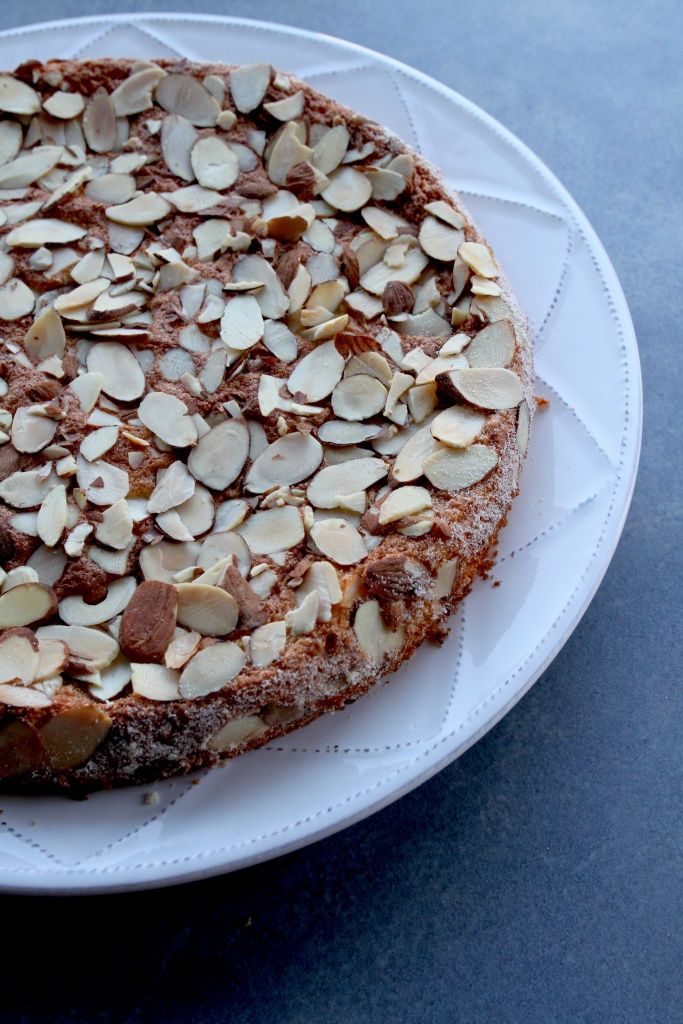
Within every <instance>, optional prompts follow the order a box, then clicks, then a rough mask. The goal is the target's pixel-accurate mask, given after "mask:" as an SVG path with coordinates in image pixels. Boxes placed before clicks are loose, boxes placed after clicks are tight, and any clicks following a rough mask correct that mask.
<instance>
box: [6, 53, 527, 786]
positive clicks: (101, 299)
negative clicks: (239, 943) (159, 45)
mask: <svg viewBox="0 0 683 1024" xmlns="http://www.w3.org/2000/svg"><path fill="white" fill-rule="evenodd" d="M448 144H449V145H451V144H452V145H453V146H455V147H457V144H458V141H457V138H456V139H453V140H449V142H448ZM531 387H532V359H531V350H530V345H529V342H528V340H527V335H526V328H525V323H524V319H523V317H522V315H521V313H520V311H519V309H518V307H517V304H516V302H515V300H514V298H513V296H512V295H511V293H510V290H509V288H508V286H507V283H506V281H505V279H504V278H502V277H501V274H500V271H499V268H498V265H497V263H496V260H495V257H494V255H493V254H492V252H491V250H490V249H489V247H488V246H487V245H486V243H485V242H484V240H483V239H482V238H481V236H480V235H479V234H478V233H477V231H476V229H475V228H474V227H473V226H472V224H471V223H470V221H469V220H468V217H467V215H466V213H465V212H464V210H463V208H462V206H461V204H460V203H459V202H458V201H457V200H456V199H455V198H454V196H453V195H451V194H450V193H449V192H448V190H447V189H446V187H445V186H444V184H443V182H442V181H441V179H440V178H439V176H438V174H437V173H436V172H435V171H434V170H433V169H432V168H431V167H429V166H428V165H427V164H426V163H425V161H424V160H423V159H422V158H421V157H419V156H418V155H417V154H416V153H414V152H412V151H411V150H410V149H409V148H408V147H406V146H405V145H404V144H403V143H402V142H401V141H400V140H399V139H398V138H396V137H395V136H394V135H392V134H391V133H389V132H388V131H387V130H386V129H384V128H382V127H381V126H379V125H377V124H375V123H373V122H371V121H369V120H367V119H366V118H363V117H361V116H359V115H357V114H355V113H353V112H352V111H351V110H348V109H346V108H344V107H342V106H340V105H339V104H338V103H336V102H334V101H333V100H331V99H328V98H326V97H325V96H323V95H321V94H320V93H318V92H316V91H314V90H313V89H311V88H309V87H308V86H307V85H305V84H304V83H303V82H301V81H298V80H297V79H295V78H294V77H292V76H291V75H288V74H284V73H282V72H278V71H275V70H274V69H273V68H271V66H270V65H269V64H265V63H264V64H254V65H248V66H240V67H228V66H223V65H208V64H192V63H189V62H187V61H178V62H170V61H158V62H155V63H141V62H134V61H128V60H98V61H92V62H91V61H88V62H80V61H63V62H62V61H53V62H49V63H47V64H40V63H38V62H37V61H34V62H28V63H26V64H24V65H22V66H21V67H19V68H17V69H16V70H15V71H14V72H9V73H5V74H1V75H0V584H1V589H0V778H2V780H3V782H2V787H3V788H4V789H5V790H22V791H28V792H49V791H61V792H65V793H69V794H72V795H78V794H81V793H86V792H88V791H89V790H93V789H99V788H105V787H111V786H118V785H123V784H128V783H141V782H150V781H153V780H157V779H160V778H163V777H166V776H169V775H174V774H177V773H181V772H187V771H190V770H194V769H197V768H201V767H206V766H211V765H215V764H217V763H218V762H219V761H221V760H222V759H223V758H226V757H229V756H232V755H234V754H239V753H241V752H243V751H245V750H247V749H249V748H251V747H255V746H259V745H261V744H263V743H267V742H268V741H270V740H271V739H273V738H274V737H276V736H278V735H280V734H282V733H284V732H286V731H288V730H290V729H293V728H295V727H298V726H300V725H302V724H305V723H307V722H309V721H311V720H312V719H314V718H316V717H317V716H318V715H320V714H322V713H323V712H325V711H331V710H334V709H336V708H340V707H342V706H343V705H345V704H347V703H349V702H350V701H353V700H355V699H356V698H357V697H358V696H359V695H360V694H362V693H363V692H364V691H366V690H367V689H368V688H369V687H370V685H371V684H372V683H373V682H375V681H376V680H378V679H379V678H381V677H383V676H385V675H386V674H387V673H390V672H392V671H393V670H395V669H396V668H397V667H398V666H399V665H400V664H401V662H403V661H404V660H405V659H406V658H408V657H409V656H410V655H411V654H413V653H414V651H415V650H416V649H417V647H418V646H419V645H420V644H421V643H422V642H423V641H424V640H426V639H428V638H430V637H431V638H436V639H438V638H440V637H443V635H445V631H446V625H445V622H446V619H447V617H448V615H449V614H450V613H451V612H452V611H453V609H454V607H455V606H456V604H457V603H458V602H459V601H460V600H461V598H462V597H463V596H464V595H465V594H466V593H467V591H468V590H469V588H470V586H471V585H472V582H473V581H474V579H475V578H476V577H477V575H479V574H482V573H483V572H485V571H486V569H487V568H488V567H490V565H491V559H492V554H491V551H492V546H493V545H494V544H495V541H496V537H497V534H498V531H499V529H500V528H501V526H502V525H503V524H504V522H505V517H506V515H507V512H508V510H509V508H510V504H511V502H512V500H513V498H514V496H515V494H516V492H517V489H518V480H519V472H520V467H521V464H522V461H523V458H524V455H525V452H526V447H527V440H528V433H529V423H530V418H531V411H532V392H531Z"/></svg>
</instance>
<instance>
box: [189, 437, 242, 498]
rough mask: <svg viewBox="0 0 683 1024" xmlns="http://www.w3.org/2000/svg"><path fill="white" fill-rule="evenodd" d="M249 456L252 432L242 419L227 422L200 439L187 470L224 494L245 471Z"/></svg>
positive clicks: (190, 456)
mask: <svg viewBox="0 0 683 1024" xmlns="http://www.w3.org/2000/svg"><path fill="white" fill-rule="evenodd" d="M248 454H249V429H248V427H247V425H246V423H244V422H243V421H242V420H226V421H225V422H223V423H219V424H218V425H217V426H215V427H213V428H212V429H211V430H210V431H209V432H208V433H207V434H204V435H203V437H200V438H199V441H198V442H197V445H196V446H195V448H193V450H192V451H191V452H190V455H189V458H188V460H187V467H188V469H189V470H190V473H192V475H193V476H194V477H195V478H196V479H197V480H201V482H202V483H203V484H206V486H207V487H211V488H213V489H214V490H217V491H222V490H224V489H225V488H226V487H228V486H229V485H230V484H231V483H232V482H233V481H234V480H236V479H237V477H238V476H239V475H240V473H241V472H242V469H243V467H244V463H245V462H246V460H247V456H248Z"/></svg>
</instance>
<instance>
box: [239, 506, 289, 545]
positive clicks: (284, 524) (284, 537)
mask: <svg viewBox="0 0 683 1024" xmlns="http://www.w3.org/2000/svg"><path fill="white" fill-rule="evenodd" d="M237 532H238V533H239V535H240V536H241V537H242V538H243V539H244V540H245V541H246V543H247V545H248V547H249V550H250V551H251V553H252V554H253V555H271V554H273V552H276V551H286V550H288V549H289V548H293V547H295V546H296V545H297V544H300V543H301V541H302V540H303V539H304V527H303V522H302V520H301V514H300V512H299V511H298V509H296V508H295V507H293V506H292V505H285V506H283V507H282V508H273V509H268V510H266V511H265V512H256V513H255V514H254V515H253V516H251V517H250V518H249V519H247V520H246V522H245V523H243V524H242V525H241V526H239V527H238V528H237Z"/></svg>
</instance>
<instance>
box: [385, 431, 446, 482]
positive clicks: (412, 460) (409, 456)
mask: <svg viewBox="0 0 683 1024" xmlns="http://www.w3.org/2000/svg"><path fill="white" fill-rule="evenodd" d="M440 448H441V445H440V444H439V443H438V441H436V440H435V439H434V437H433V436H432V432H431V429H430V426H429V424H427V425H425V426H424V427H421V428H420V429H419V430H418V431H416V433H414V434H412V436H411V437H410V438H409V440H408V441H407V442H406V444H405V445H404V446H403V447H402V448H401V450H400V452H399V453H398V456H397V457H396V461H395V462H394V465H393V469H392V471H391V472H392V476H393V478H394V480H397V481H398V482H399V483H410V482H411V481H412V480H417V479H418V477H421V476H422V473H423V472H424V462H425V459H427V458H429V456H430V455H433V454H434V453H435V452H437V451H439V450H440Z"/></svg>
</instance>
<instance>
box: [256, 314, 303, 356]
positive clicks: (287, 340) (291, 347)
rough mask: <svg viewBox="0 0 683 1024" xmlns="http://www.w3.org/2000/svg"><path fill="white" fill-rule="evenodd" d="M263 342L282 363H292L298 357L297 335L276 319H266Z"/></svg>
mask: <svg viewBox="0 0 683 1024" xmlns="http://www.w3.org/2000/svg"><path fill="white" fill-rule="evenodd" d="M263 344H264V345H265V346H266V348H267V349H268V351H269V352H272V354H273V355H274V356H276V357H277V358H278V359H279V360H280V362H281V363H291V362H292V360H294V359H296V357H297V353H298V350H299V346H298V342H297V339H296V335H295V334H292V332H291V331H290V329H289V328H288V327H287V326H286V325H285V324H281V323H278V322H277V321H276V320H266V321H265V324H264V332H263Z"/></svg>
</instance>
